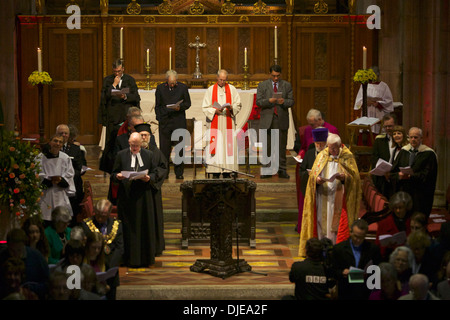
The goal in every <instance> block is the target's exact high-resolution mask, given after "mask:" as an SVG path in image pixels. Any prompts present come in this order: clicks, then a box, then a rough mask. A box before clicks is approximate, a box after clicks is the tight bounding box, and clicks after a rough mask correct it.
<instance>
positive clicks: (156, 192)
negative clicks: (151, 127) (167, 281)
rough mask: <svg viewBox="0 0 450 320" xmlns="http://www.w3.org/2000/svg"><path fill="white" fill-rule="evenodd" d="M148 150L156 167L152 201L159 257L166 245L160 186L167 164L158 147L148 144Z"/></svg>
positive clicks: (165, 174) (165, 173)
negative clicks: (151, 153) (155, 181)
mask: <svg viewBox="0 0 450 320" xmlns="http://www.w3.org/2000/svg"><path fill="white" fill-rule="evenodd" d="M149 150H150V151H152V152H153V163H154V165H155V166H156V176H157V181H158V182H157V183H156V184H155V188H152V192H153V200H154V204H155V213H156V255H157V256H158V255H161V254H162V252H163V251H164V250H165V249H166V244H165V240H164V214H163V203H162V191H161V188H162V184H163V183H164V179H165V177H166V176H167V171H168V163H167V160H166V158H165V157H164V155H163V154H162V152H161V150H159V149H158V147H157V146H156V145H155V144H153V143H150V145H149Z"/></svg>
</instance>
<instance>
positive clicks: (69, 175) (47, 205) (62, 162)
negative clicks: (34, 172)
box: [36, 134, 76, 226]
mask: <svg viewBox="0 0 450 320" xmlns="http://www.w3.org/2000/svg"><path fill="white" fill-rule="evenodd" d="M63 143H64V138H63V137H61V136H59V135H56V134H55V135H54V136H53V137H52V138H51V139H50V141H49V143H48V144H47V145H45V146H44V147H43V148H42V152H41V153H40V154H38V156H37V157H36V161H37V162H39V163H40V166H41V169H40V172H39V178H40V181H41V186H42V188H43V189H44V190H43V193H44V195H43V196H42V197H41V200H40V207H41V215H42V219H43V220H44V226H47V225H48V224H49V223H50V221H51V218H52V210H53V209H55V208H56V207H58V206H64V207H67V209H68V210H69V212H70V215H71V216H73V212H72V206H71V204H70V200H69V197H71V196H75V192H76V189H75V183H74V181H73V177H74V175H75V170H74V169H73V165H72V161H71V160H70V157H69V156H68V155H67V154H65V153H64V152H62V151H61V147H62V145H63Z"/></svg>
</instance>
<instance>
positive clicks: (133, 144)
mask: <svg viewBox="0 0 450 320" xmlns="http://www.w3.org/2000/svg"><path fill="white" fill-rule="evenodd" d="M128 143H129V144H130V150H131V153H133V154H137V153H139V151H141V144H142V137H141V135H140V134H139V132H133V133H132V134H130V138H129V139H128Z"/></svg>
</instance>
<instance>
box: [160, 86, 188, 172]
mask: <svg viewBox="0 0 450 320" xmlns="http://www.w3.org/2000/svg"><path fill="white" fill-rule="evenodd" d="M180 100H183V102H182V103H181V104H180V110H178V111H176V110H173V109H169V108H167V105H170V104H176V103H177V102H178V101H180ZM190 107H191V97H190V95H189V90H188V87H187V86H186V85H185V84H184V83H181V82H177V84H176V85H175V87H173V88H170V86H169V84H168V83H167V82H165V83H161V84H160V85H158V86H157V87H156V92H155V113H156V120H158V122H159V127H158V130H159V148H160V149H161V152H162V153H163V155H164V157H165V158H166V159H167V160H169V159H170V153H171V150H172V145H173V144H178V143H180V142H181V141H182V140H183V139H182V137H179V139H178V140H177V141H172V134H173V132H174V131H175V130H177V129H186V110H187V109H189V108H190ZM179 156H180V157H183V156H184V154H183V150H180V153H179ZM174 171H175V174H176V175H177V176H182V175H183V172H184V161H183V162H182V163H180V164H177V165H174Z"/></svg>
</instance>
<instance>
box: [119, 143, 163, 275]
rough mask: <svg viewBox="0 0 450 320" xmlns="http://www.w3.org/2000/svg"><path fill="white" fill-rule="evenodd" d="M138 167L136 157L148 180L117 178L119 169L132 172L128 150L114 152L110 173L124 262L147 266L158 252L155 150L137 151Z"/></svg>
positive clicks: (153, 261)
mask: <svg viewBox="0 0 450 320" xmlns="http://www.w3.org/2000/svg"><path fill="white" fill-rule="evenodd" d="M140 155H141V158H142V166H141V165H140V164H139V161H138V159H136V163H137V167H138V169H137V170H138V171H142V170H146V169H148V175H149V176H150V181H149V182H144V181H142V180H129V179H124V180H118V179H117V174H118V173H120V172H121V171H134V170H135V168H132V167H131V151H130V149H125V150H122V151H120V152H119V153H118V154H117V157H116V161H115V163H114V168H113V172H112V178H113V180H114V181H116V182H119V189H118V193H117V210H118V215H119V219H120V220H121V221H122V222H123V239H124V249H125V250H124V263H125V264H126V265H127V266H129V267H148V266H149V265H152V264H154V263H155V256H156V254H157V251H158V241H157V235H158V234H160V233H161V232H160V231H158V230H157V227H158V219H157V214H158V213H157V210H156V208H157V207H158V206H157V205H156V204H155V199H154V196H153V192H154V190H157V189H158V188H161V184H162V182H161V180H163V179H164V177H160V176H159V174H158V168H157V165H156V160H155V153H154V152H152V151H150V150H146V149H142V148H141V150H140Z"/></svg>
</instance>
